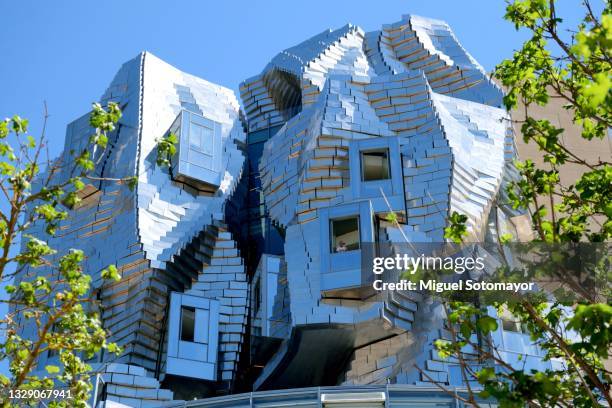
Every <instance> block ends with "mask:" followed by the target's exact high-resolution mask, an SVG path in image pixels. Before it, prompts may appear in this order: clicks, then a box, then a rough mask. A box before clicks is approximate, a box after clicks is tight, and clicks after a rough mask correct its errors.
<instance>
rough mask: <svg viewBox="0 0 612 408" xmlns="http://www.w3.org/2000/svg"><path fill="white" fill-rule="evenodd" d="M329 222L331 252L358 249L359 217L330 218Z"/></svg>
mask: <svg viewBox="0 0 612 408" xmlns="http://www.w3.org/2000/svg"><path fill="white" fill-rule="evenodd" d="M330 224H331V225H330V229H331V239H330V243H331V251H332V252H333V253H335V252H346V251H353V250H355V249H359V217H350V218H343V219H339V220H332V221H331V223H330Z"/></svg>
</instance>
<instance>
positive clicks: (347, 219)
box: [319, 200, 374, 298]
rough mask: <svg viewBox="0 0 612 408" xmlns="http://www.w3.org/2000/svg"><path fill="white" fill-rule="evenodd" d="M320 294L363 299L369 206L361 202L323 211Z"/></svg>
mask: <svg viewBox="0 0 612 408" xmlns="http://www.w3.org/2000/svg"><path fill="white" fill-rule="evenodd" d="M319 217H320V221H321V291H322V292H323V293H324V295H325V296H330V297H350V298H355V297H362V295H363V290H364V289H365V288H367V287H368V284H367V282H365V279H364V274H363V272H362V257H363V256H364V251H365V250H366V249H368V248H371V247H372V244H373V242H374V227H373V217H374V213H373V211H372V206H371V205H370V202H369V201H367V200H366V201H360V202H355V203H349V204H344V205H339V206H335V207H329V208H322V209H320V210H319Z"/></svg>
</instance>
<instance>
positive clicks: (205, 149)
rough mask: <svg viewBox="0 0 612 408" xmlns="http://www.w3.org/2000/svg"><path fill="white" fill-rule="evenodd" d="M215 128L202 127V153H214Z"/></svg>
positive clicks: (210, 154)
mask: <svg viewBox="0 0 612 408" xmlns="http://www.w3.org/2000/svg"><path fill="white" fill-rule="evenodd" d="M213 141H214V137H213V130H212V129H210V128H206V127H203V128H202V145H201V146H202V153H205V154H207V155H209V156H212V155H213Z"/></svg>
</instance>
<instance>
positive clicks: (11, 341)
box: [0, 103, 133, 407]
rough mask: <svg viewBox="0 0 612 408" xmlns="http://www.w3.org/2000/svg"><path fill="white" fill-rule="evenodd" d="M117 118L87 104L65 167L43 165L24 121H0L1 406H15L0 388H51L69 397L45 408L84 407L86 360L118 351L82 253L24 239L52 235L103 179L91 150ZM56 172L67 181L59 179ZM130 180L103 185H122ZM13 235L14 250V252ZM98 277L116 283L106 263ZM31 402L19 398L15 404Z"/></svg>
mask: <svg viewBox="0 0 612 408" xmlns="http://www.w3.org/2000/svg"><path fill="white" fill-rule="evenodd" d="M120 117H121V110H120V109H119V106H118V105H117V104H114V103H110V104H109V105H108V106H107V107H106V108H104V107H102V106H101V105H99V104H94V105H93V110H92V112H91V115H90V125H91V126H92V128H93V129H94V132H93V134H92V136H91V138H90V142H91V147H92V148H91V149H84V150H83V151H79V152H73V160H72V162H69V163H62V162H61V161H54V162H52V161H50V160H48V159H47V160H46V161H45V160H43V157H42V156H43V154H44V151H45V150H44V149H45V147H46V143H47V141H46V139H45V136H44V133H43V135H42V136H41V137H40V138H38V139H37V138H34V137H33V136H31V135H29V134H28V121H27V120H25V119H22V118H20V117H19V116H14V117H13V118H11V119H6V120H4V121H2V122H0V160H2V161H0V194H2V195H3V196H4V200H6V203H7V205H6V206H2V207H1V208H0V278H1V279H4V280H5V281H6V280H9V279H11V278H15V280H14V282H13V283H12V284H10V285H7V286H6V291H7V293H8V294H9V295H10V300H9V301H8V303H9V308H10V311H9V313H8V314H7V315H6V316H5V318H4V319H3V320H1V321H0V324H1V326H2V329H3V330H4V332H5V334H6V336H5V338H4V339H3V341H2V343H0V359H9V361H10V364H9V370H10V376H4V375H0V405H2V406H12V404H14V403H15V402H11V401H10V400H9V392H8V390H32V389H54V388H59V387H63V388H67V389H69V390H70V391H71V396H72V399H70V400H57V401H52V402H50V404H49V406H77V407H78V406H86V403H87V401H88V400H89V394H90V391H91V388H92V386H91V383H90V380H89V377H90V376H91V374H92V373H91V370H92V368H91V366H89V365H88V364H87V363H86V361H87V360H88V359H91V358H92V357H93V356H94V355H96V354H97V353H99V352H101V350H103V349H106V350H108V351H109V352H112V353H119V352H120V351H121V350H120V348H119V347H118V346H117V345H116V344H113V343H108V342H107V341H106V332H105V330H104V329H103V327H102V325H101V321H100V317H99V315H98V313H97V306H96V304H97V300H96V299H95V297H92V293H91V275H92V273H94V272H96V271H85V270H83V267H82V264H83V260H84V254H83V252H82V251H80V250H78V249H71V250H69V251H68V252H66V253H58V252H57V250H56V249H54V248H52V247H50V246H49V243H48V242H47V241H45V240H44V237H42V236H40V235H38V236H37V237H34V236H32V235H30V234H29V231H30V230H32V228H33V227H34V226H39V225H40V226H43V227H44V231H46V234H47V236H48V237H52V236H53V235H55V233H56V231H57V228H58V226H59V225H60V223H61V222H62V221H63V220H66V219H67V218H68V217H69V216H70V212H69V211H68V209H69V208H72V207H74V206H75V205H77V204H78V203H79V201H80V198H79V192H80V191H81V190H82V189H83V188H85V183H86V182H88V181H92V180H95V181H96V182H103V181H105V179H103V178H96V177H95V176H93V174H92V171H93V170H94V169H95V167H96V162H95V159H94V157H95V156H96V155H95V154H94V152H96V151H97V152H98V153H97V154H98V155H100V151H102V152H103V150H104V149H105V148H106V147H107V145H108V133H109V132H112V131H114V130H115V126H116V124H117V122H118V121H119V119H120ZM45 119H46V118H45ZM98 157H100V156H98ZM41 168H44V169H45V171H44V172H42V171H41ZM58 174H62V175H65V174H69V176H68V178H66V177H61V179H60V178H59V177H57V175H58ZM132 179H133V177H129V178H126V179H116V180H109V181H111V182H117V183H120V184H121V183H127V184H128V186H129V185H130V183H132V184H133V180H132ZM19 236H21V238H22V245H21V248H20V249H17V248H16V244H17V242H18V241H17V238H18V237H19ZM100 276H101V278H102V279H104V280H107V281H109V280H110V281H116V280H118V279H120V275H119V273H118V271H117V268H116V267H115V266H114V265H110V266H109V267H108V268H106V269H105V270H103V271H101V272H100ZM26 332H27V335H26V334H25V333H26ZM47 353H49V354H50V355H55V356H57V359H56V360H57V364H48V365H46V366H45V367H39V366H38V364H39V358H40V357H41V356H43V355H46V354H47ZM36 403H37V402H36V401H28V400H20V401H19V405H23V404H36Z"/></svg>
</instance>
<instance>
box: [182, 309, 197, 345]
mask: <svg viewBox="0 0 612 408" xmlns="http://www.w3.org/2000/svg"><path fill="white" fill-rule="evenodd" d="M194 333H195V308H193V307H188V306H182V307H181V340H182V341H191V342H193V341H194Z"/></svg>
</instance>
